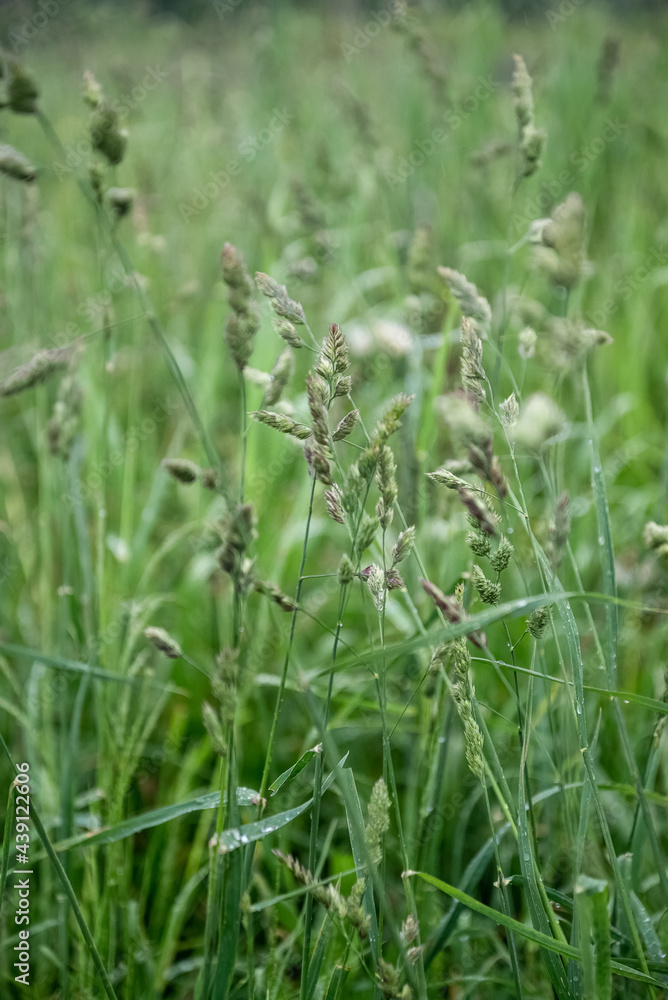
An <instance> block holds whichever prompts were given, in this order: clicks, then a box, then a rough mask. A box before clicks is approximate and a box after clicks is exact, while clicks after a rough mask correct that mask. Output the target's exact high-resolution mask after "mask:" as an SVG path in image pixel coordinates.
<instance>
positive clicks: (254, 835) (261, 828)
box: [218, 754, 348, 854]
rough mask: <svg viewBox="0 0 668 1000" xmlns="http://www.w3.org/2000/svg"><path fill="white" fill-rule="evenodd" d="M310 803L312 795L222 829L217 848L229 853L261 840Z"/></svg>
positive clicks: (326, 784)
mask: <svg viewBox="0 0 668 1000" xmlns="http://www.w3.org/2000/svg"><path fill="white" fill-rule="evenodd" d="M347 756H348V754H346V756H345V757H343V758H342V759H341V760H340V761H339V763H338V764H337V766H336V767H335V768H334V770H333V771H332V772H331V773H330V774H329V775H328V776H327V778H326V779H325V781H323V783H322V794H323V795H324V793H325V792H326V791H327V789H328V788H329V787H330V786H331V784H332V782H333V781H334V779H335V777H336V772H337V771H338V770H339V769H342V768H343V764H344V762H345V760H346V757H347ZM344 770H345V769H344ZM312 805H313V797H311V798H310V799H308V800H307V801H306V802H302V804H301V805H300V806H295V807H294V809H286V810H285V812H280V813H276V815H275V816H267V817H266V818H265V819H259V820H255V821H254V822H253V823H245V824H244V825H243V826H238V827H236V828H234V829H230V830H223V832H222V833H221V834H220V835H219V837H218V850H219V851H220V853H221V854H229V852H230V851H236V850H237V848H239V847H245V846H246V844H252V843H253V842H254V841H256V840H261V839H262V838H263V837H266V836H268V835H269V834H270V833H274V831H275V830H280V829H281V828H282V827H284V826H287V825H288V823H292V821H293V820H294V819H297V817H298V816H301V814H302V813H305V812H306V810H307V809H310V807H311V806H312Z"/></svg>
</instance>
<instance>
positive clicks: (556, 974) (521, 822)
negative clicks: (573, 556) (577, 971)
mask: <svg viewBox="0 0 668 1000" xmlns="http://www.w3.org/2000/svg"><path fill="white" fill-rule="evenodd" d="M532 683H533V679H530V681H529V695H528V702H529V707H528V709H527V713H526V729H525V733H524V740H523V745H522V756H521V760H520V768H519V801H518V809H517V848H518V852H519V858H520V867H521V869H522V876H523V878H524V888H525V894H526V899H527V903H528V906H529V913H530V914H531V922H532V923H533V925H534V927H535V928H536V929H537V930H539V931H540V932H541V933H542V934H544V935H545V937H552V936H553V928H552V927H551V926H550V921H549V920H548V916H547V912H546V909H545V906H544V905H543V899H542V897H541V893H540V890H539V886H538V879H537V877H536V870H537V864H536V858H535V855H534V845H533V840H532V838H531V835H530V833H529V821H528V816H527V801H526V783H525V775H526V763H527V753H528V748H529V733H530V727H531V698H532V690H533V688H532ZM548 905H549V904H548ZM542 957H543V961H544V962H545V966H546V968H547V972H548V975H549V977H550V982H551V983H552V986H553V988H554V990H555V992H556V994H557V996H558V997H559V998H560V1000H569V998H570V997H571V996H572V994H571V991H570V989H569V986H568V976H567V974H566V969H565V968H564V964H563V962H562V961H561V958H560V957H559V956H558V955H555V954H554V952H551V951H547V950H546V949H543V950H542Z"/></svg>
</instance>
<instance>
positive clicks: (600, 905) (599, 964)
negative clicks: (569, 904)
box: [575, 875, 612, 1000]
mask: <svg viewBox="0 0 668 1000" xmlns="http://www.w3.org/2000/svg"><path fill="white" fill-rule="evenodd" d="M575 900H576V911H577V915H578V928H579V936H580V954H581V956H582V970H583V974H584V975H583V978H584V982H583V986H584V994H583V995H584V998H585V1000H589V998H590V997H591V998H592V1000H594V998H595V1000H611V998H612V960H611V956H610V945H611V934H610V914H609V913H608V883H607V882H604V881H603V880H602V879H594V878H589V877H588V876H587V875H581V876H580V878H579V879H578V881H577V884H576V886H575Z"/></svg>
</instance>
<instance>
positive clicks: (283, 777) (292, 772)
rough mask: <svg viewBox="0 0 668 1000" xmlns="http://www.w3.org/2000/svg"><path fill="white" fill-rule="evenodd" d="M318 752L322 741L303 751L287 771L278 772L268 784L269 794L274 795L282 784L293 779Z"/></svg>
mask: <svg viewBox="0 0 668 1000" xmlns="http://www.w3.org/2000/svg"><path fill="white" fill-rule="evenodd" d="M319 753H322V743H319V744H318V745H317V746H315V747H313V748H312V749H311V750H307V751H306V753H303V754H302V755H301V757H300V758H299V760H298V761H297V762H296V763H295V764H293V765H292V767H289V768H288V769H287V771H283V774H279V776H278V778H276V781H275V782H274V783H273V784H272V785H269V791H270V792H271V794H272V795H275V794H276V792H277V791H279V789H281V788H282V787H283V785H285V784H288V783H289V782H290V781H293V780H294V779H295V778H296V777H297V775H298V774H300V773H301V772H302V771H303V770H304V768H305V767H306V766H307V765H308V764H310V763H311V761H312V760H313V758H314V757H315V756H316V755H317V754H319Z"/></svg>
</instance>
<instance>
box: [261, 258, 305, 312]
mask: <svg viewBox="0 0 668 1000" xmlns="http://www.w3.org/2000/svg"><path fill="white" fill-rule="evenodd" d="M255 284H256V285H257V287H258V289H259V290H260V291H261V292H262V294H263V295H266V297H267V298H268V299H269V302H270V303H271V307H272V309H273V310H274V312H275V313H276V315H277V316H280V317H281V318H282V319H287V320H289V322H290V323H294V324H297V325H298V326H300V325H303V324H304V323H305V322H306V317H305V316H304V310H303V309H302V306H301V303H299V302H295V301H294V300H293V299H291V298H290V296H289V295H288V290H287V288H286V287H285V285H279V283H278V282H277V281H275V280H274V279H273V278H271V277H270V276H269V275H268V274H264V273H263V272H262V271H257V273H256V275H255Z"/></svg>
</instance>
